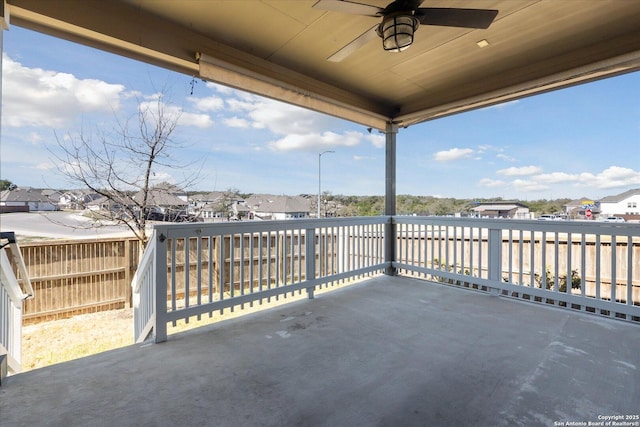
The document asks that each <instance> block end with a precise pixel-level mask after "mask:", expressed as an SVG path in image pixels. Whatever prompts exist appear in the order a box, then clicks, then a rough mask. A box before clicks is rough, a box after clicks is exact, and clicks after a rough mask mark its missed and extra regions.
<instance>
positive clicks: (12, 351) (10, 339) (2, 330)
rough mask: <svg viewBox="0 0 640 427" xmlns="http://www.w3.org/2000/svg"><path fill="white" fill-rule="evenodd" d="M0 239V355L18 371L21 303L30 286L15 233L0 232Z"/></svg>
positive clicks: (10, 368) (28, 296)
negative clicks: (0, 242) (0, 244)
mask: <svg viewBox="0 0 640 427" xmlns="http://www.w3.org/2000/svg"><path fill="white" fill-rule="evenodd" d="M0 241H2V242H3V243H2V246H1V247H0V358H2V357H6V361H7V367H8V369H9V371H11V372H20V371H21V369H22V368H21V364H22V303H23V301H24V300H26V299H27V298H31V297H33V288H32V286H31V282H30V281H29V276H28V275H27V269H26V267H25V265H24V260H23V259H22V254H21V252H20V247H19V246H18V243H17V241H16V238H15V235H14V233H7V232H4V233H1V236H0ZM21 285H22V286H21Z"/></svg>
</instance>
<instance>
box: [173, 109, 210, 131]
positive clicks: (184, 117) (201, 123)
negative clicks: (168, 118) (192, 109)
mask: <svg viewBox="0 0 640 427" xmlns="http://www.w3.org/2000/svg"><path fill="white" fill-rule="evenodd" d="M178 124H179V125H181V126H195V127H197V128H200V129H204V128H208V127H210V126H211V125H213V120H211V117H209V115H208V114H198V113H185V112H183V113H182V114H181V115H180V118H179V119H178Z"/></svg>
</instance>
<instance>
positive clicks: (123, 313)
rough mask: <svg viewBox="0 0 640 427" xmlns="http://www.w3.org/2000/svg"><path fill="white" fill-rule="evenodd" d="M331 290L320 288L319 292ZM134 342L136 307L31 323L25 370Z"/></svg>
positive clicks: (181, 325) (171, 329)
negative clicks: (134, 312)
mask: <svg viewBox="0 0 640 427" xmlns="http://www.w3.org/2000/svg"><path fill="white" fill-rule="evenodd" d="M352 283H353V282H352ZM346 285H347V284H342V285H340V286H336V287H341V286H346ZM328 290H329V289H322V290H318V291H316V295H318V294H322V293H324V292H326V291H328ZM306 298H307V296H306V293H304V292H303V293H301V294H299V293H297V292H296V294H295V295H294V296H291V295H290V294H289V295H287V297H286V298H283V297H280V298H278V299H277V300H276V299H275V298H271V301H270V302H267V301H266V300H265V301H263V303H262V304H254V305H253V307H250V306H249V304H245V307H244V309H243V310H242V309H240V308H236V309H235V310H233V311H231V310H226V311H225V312H224V313H223V314H220V313H219V312H215V313H213V314H212V316H211V317H209V315H203V316H202V318H201V320H197V319H196V318H192V319H190V321H189V323H185V322H184V321H179V322H178V323H177V324H176V326H173V325H171V324H169V325H167V333H168V334H173V333H176V332H181V331H184V330H187V329H192V328H194V327H197V326H203V325H206V324H210V323H214V322H216V321H220V320H224V319H230V318H233V317H237V316H240V315H243V314H248V313H251V312H256V311H260V310H264V309H268V308H272V307H275V306H278V305H281V304H283V303H287V302H293V301H295V300H298V299H306ZM133 343H134V341H133V309H132V308H125V309H121V310H110V311H102V312H98V313H90V314H81V315H77V316H74V317H71V318H68V319H61V320H52V321H48V322H42V323H37V324H33V325H27V326H24V327H23V328H22V369H23V371H30V370H32V369H38V368H43V367H45V366H49V365H53V364H56V363H61V362H66V361H69V360H74V359H78V358H80V357H86V356H90V355H92V354H97V353H101V352H104V351H108V350H113V349H116V348H120V347H124V346H127V345H131V344H133Z"/></svg>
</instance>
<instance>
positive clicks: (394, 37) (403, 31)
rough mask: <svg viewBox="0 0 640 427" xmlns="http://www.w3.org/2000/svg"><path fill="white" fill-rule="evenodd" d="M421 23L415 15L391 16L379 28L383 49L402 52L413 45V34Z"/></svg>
mask: <svg viewBox="0 0 640 427" xmlns="http://www.w3.org/2000/svg"><path fill="white" fill-rule="evenodd" d="M418 25H420V21H418V19H417V18H416V17H415V16H413V15H402V14H398V15H389V16H387V17H385V18H384V20H383V21H382V23H381V24H380V26H379V27H378V35H379V36H380V37H382V47H383V48H384V50H387V51H390V52H401V51H403V50H405V49H407V48H408V47H409V46H411V44H412V43H413V34H414V33H415V31H416V30H417V29H418Z"/></svg>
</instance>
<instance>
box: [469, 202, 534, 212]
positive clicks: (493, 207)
mask: <svg viewBox="0 0 640 427" xmlns="http://www.w3.org/2000/svg"><path fill="white" fill-rule="evenodd" d="M520 208H526V209H528V208H527V207H526V206H523V205H521V204H518V203H512V204H486V205H485V204H482V205H479V206H476V207H475V208H472V209H471V210H472V211H477V212H485V211H510V210H512V209H520Z"/></svg>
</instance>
